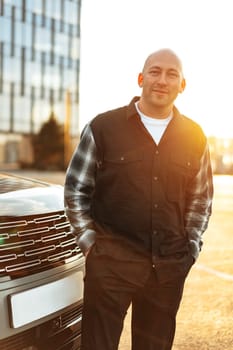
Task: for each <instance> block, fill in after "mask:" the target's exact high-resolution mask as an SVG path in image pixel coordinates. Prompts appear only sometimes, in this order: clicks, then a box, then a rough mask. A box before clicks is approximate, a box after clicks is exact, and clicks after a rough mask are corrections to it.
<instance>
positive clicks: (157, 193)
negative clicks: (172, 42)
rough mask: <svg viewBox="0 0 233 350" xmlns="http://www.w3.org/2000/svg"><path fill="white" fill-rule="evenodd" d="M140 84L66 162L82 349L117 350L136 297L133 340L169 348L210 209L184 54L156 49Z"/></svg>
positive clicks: (135, 344)
mask: <svg viewBox="0 0 233 350" xmlns="http://www.w3.org/2000/svg"><path fill="white" fill-rule="evenodd" d="M138 84H139V86H140V87H141V89H142V93H141V96H140V97H136V98H134V99H133V100H132V101H131V103H130V104H129V105H128V106H124V107H121V108H118V109H115V110H112V111H108V112H106V113H103V114H100V115H98V116H97V117H96V118H94V119H93V120H92V121H91V122H90V123H89V124H88V125H87V126H86V128H85V129H84V131H83V133H82V136H81V140H80V143H79V146H78V148H77V149H76V151H75V152H74V155H73V158H72V160H71V163H70V165H69V168H68V170H67V176H66V182H65V206H66V212H67V215H68V217H69V219H70V222H71V225H72V227H73V229H74V234H76V235H77V242H78V244H79V246H80V247H81V249H82V251H83V253H84V254H85V256H86V276H85V279H84V280H85V284H84V308H83V321H82V349H83V350H116V349H117V348H118V344H119V338H120V335H121V332H122V328H123V322H124V318H125V315H126V312H127V310H128V308H129V306H130V304H131V303H132V349H133V350H170V349H171V347H172V343H173V339H174V334H175V324H176V314H177V310H178V308H179V304H180V301H181V297H182V292H183V286H184V281H185V278H186V277H187V274H188V272H189V270H190V268H191V266H192V265H193V263H194V262H195V260H196V259H197V257H198V254H199V251H200V249H201V245H202V239H201V237H202V234H203V232H204V231H205V230H206V228H207V225H208V220H209V217H210V214H211V202H212V196H213V185H212V172H211V165H210V158H209V151H208V146H207V140H206V137H205V135H204V134H203V132H202V130H201V128H200V127H199V125H197V124H196V123H195V122H194V121H192V120H190V119H188V118H187V117H185V116H183V115H181V114H180V113H179V111H178V110H177V109H176V107H175V106H174V101H175V99H176V97H177V95H178V94H179V93H182V92H183V90H184V88H185V79H184V77H183V72H182V64H181V61H180V59H179V58H178V57H177V55H176V54H175V53H174V52H173V51H171V50H169V49H162V50H159V51H157V52H154V53H152V54H151V55H150V56H149V57H148V58H147V60H146V62H145V65H144V67H143V70H142V72H141V73H140V74H139V76H138Z"/></svg>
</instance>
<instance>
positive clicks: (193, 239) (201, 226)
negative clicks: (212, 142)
mask: <svg viewBox="0 0 233 350" xmlns="http://www.w3.org/2000/svg"><path fill="white" fill-rule="evenodd" d="M212 199H213V176H212V169H211V162H210V155H209V148H208V145H207V146H206V149H205V151H204V153H203V155H202V158H201V162H200V169H199V172H198V173H197V175H196V176H195V178H194V179H193V180H192V182H191V184H190V185H189V188H188V193H187V200H186V214H185V228H186V232H187V234H188V238H189V241H190V246H191V252H192V254H193V256H194V258H195V259H196V258H197V257H198V254H199V251H200V249H201V246H202V235H203V233H204V231H205V230H206V229H207V226H208V222H209V218H210V215H211V213H212Z"/></svg>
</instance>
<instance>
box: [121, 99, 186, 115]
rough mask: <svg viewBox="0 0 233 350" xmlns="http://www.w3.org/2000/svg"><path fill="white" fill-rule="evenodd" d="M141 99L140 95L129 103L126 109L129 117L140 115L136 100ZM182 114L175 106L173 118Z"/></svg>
mask: <svg viewBox="0 0 233 350" xmlns="http://www.w3.org/2000/svg"><path fill="white" fill-rule="evenodd" d="M139 99H140V97H139V96H135V97H134V98H133V99H132V100H131V102H130V103H129V105H128V106H127V111H126V115H127V119H130V118H132V117H138V112H137V109H136V107H135V102H137V101H138V100H139ZM180 116H181V114H180V112H179V111H178V109H177V108H176V107H175V106H174V107H173V119H175V118H177V117H180Z"/></svg>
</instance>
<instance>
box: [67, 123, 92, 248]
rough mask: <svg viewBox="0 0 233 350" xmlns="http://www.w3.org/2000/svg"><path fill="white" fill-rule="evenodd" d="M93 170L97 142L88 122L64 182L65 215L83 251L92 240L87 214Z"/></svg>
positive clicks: (90, 244)
mask: <svg viewBox="0 0 233 350" xmlns="http://www.w3.org/2000/svg"><path fill="white" fill-rule="evenodd" d="M95 172H96V145H95V141H94V138H93V135H92V131H91V128H90V126H89V125H87V126H86V127H85V128H84V130H83V132H82V134H81V139H80V143H79V145H78V147H77V148H76V150H75V152H74V154H73V157H72V159H71V161H70V164H69V166H68V169H67V173H66V179H65V185H64V203H65V211H66V215H67V216H68V218H69V221H70V223H71V226H72V228H73V233H74V234H75V235H76V236H77V243H78V244H79V246H80V248H81V250H82V251H83V252H84V253H85V252H86V251H87V250H88V249H89V248H90V247H91V246H92V244H93V243H94V242H95V229H94V223H93V220H92V218H91V216H90V207H91V199H92V194H93V191H94V186H95Z"/></svg>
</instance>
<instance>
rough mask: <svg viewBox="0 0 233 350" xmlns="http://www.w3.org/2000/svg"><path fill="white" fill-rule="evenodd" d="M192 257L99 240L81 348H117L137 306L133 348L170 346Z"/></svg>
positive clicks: (88, 280)
mask: <svg viewBox="0 0 233 350" xmlns="http://www.w3.org/2000/svg"><path fill="white" fill-rule="evenodd" d="M191 265H192V258H191V256H190V257H189V256H187V255H186V256H183V257H181V258H170V259H158V263H157V265H156V264H155V267H152V263H151V259H150V258H149V256H146V255H143V254H141V253H139V252H136V251H134V250H133V249H129V247H128V246H127V244H126V245H122V244H121V243H119V242H114V243H112V242H110V243H109V242H107V243H106V242H101V244H98V243H97V244H95V245H94V246H93V247H92V249H91V251H90V253H89V255H88V257H87V260H86V276H85V279H84V281H85V282H84V286H85V287H84V309H83V320H82V346H81V349H82V350H117V349H118V345H119V340H120V336H121V332H122V329H123V323H124V319H125V316H126V313H127V310H128V308H129V306H130V304H132V322H131V332H132V340H131V341H132V350H170V349H171V347H172V343H173V339H174V334H175V327H176V314H177V311H178V308H179V304H180V301H181V297H182V293H183V286H184V281H185V277H186V276H187V273H188V271H189V269H190V267H191Z"/></svg>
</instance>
